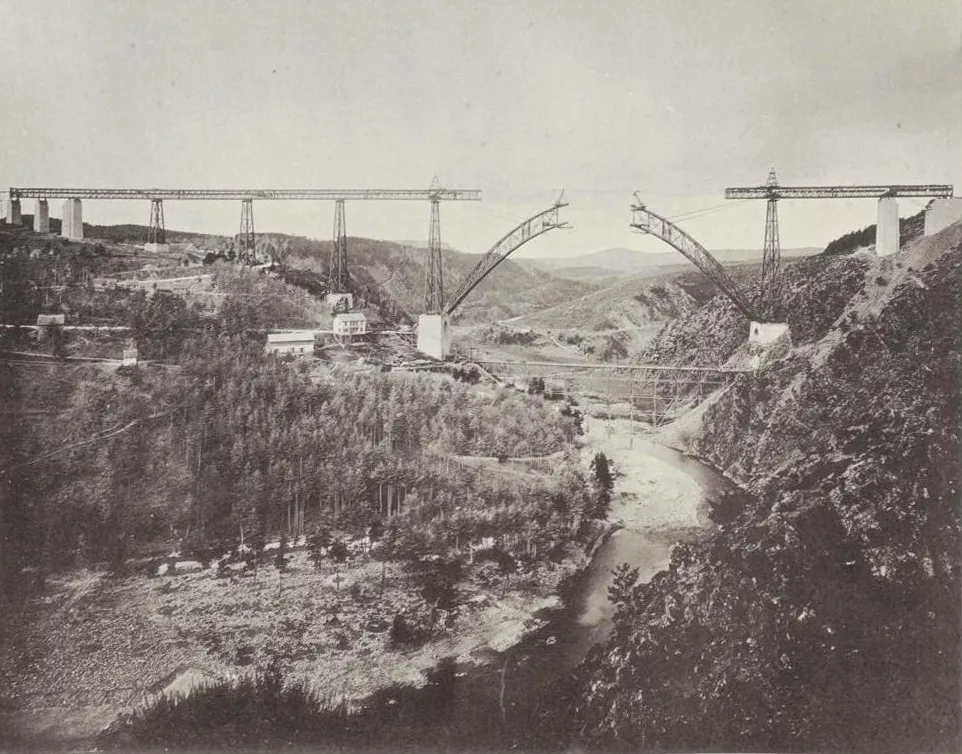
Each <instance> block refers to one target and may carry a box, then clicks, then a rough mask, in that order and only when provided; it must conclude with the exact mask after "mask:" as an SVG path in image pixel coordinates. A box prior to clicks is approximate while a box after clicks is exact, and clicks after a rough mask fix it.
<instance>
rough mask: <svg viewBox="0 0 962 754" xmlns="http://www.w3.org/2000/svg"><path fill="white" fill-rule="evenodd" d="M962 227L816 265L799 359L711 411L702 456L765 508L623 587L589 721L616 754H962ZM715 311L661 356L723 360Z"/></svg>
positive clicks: (811, 263) (718, 309)
mask: <svg viewBox="0 0 962 754" xmlns="http://www.w3.org/2000/svg"><path fill="white" fill-rule="evenodd" d="M960 239H962V225H960V224H956V225H954V226H951V227H950V228H947V229H946V230H944V231H943V232H941V233H940V234H938V235H935V236H931V237H924V238H920V239H918V240H916V241H914V242H912V243H911V244H909V245H908V247H907V248H906V249H904V250H903V252H902V253H901V254H899V255H897V256H895V257H889V258H886V259H879V258H877V257H875V256H874V255H872V254H864V253H862V254H856V255H851V256H841V257H822V258H820V259H813V260H806V262H805V263H804V267H803V265H796V266H795V267H794V268H793V270H795V271H796V273H797V272H798V271H800V270H801V269H804V273H805V275H804V277H803V276H801V275H798V274H796V275H795V277H789V279H788V281H787V287H788V292H787V297H788V302H789V307H788V308H787V311H788V313H789V321H790V322H791V324H792V330H793V336H794V337H795V346H796V347H795V350H794V352H793V353H792V354H791V355H790V356H789V357H788V358H785V359H783V360H781V361H778V362H775V363H772V364H770V365H769V366H767V367H766V368H764V369H763V370H762V372H761V373H760V374H758V375H754V376H748V375H746V376H745V377H744V378H742V379H741V380H740V381H739V382H738V383H737V384H735V385H734V386H733V387H732V388H730V389H729V390H727V392H725V393H723V394H722V395H720V396H719V397H717V399H716V400H715V401H714V402H713V403H712V404H711V405H710V406H709V407H708V408H707V409H706V410H705V412H704V416H703V421H702V423H701V426H700V428H696V429H694V430H693V434H692V436H691V437H690V438H689V442H688V443H687V445H688V447H689V449H691V450H692V451H694V452H695V453H696V454H698V455H700V456H702V457H704V458H707V459H708V460H710V461H711V462H713V463H714V464H716V465H717V466H718V467H720V468H722V469H723V470H725V471H726V472H727V473H729V474H731V475H733V476H734V477H735V478H736V479H737V480H739V481H740V482H741V483H743V484H744V485H745V486H747V487H748V488H749V489H750V490H751V491H752V492H753V493H754V494H755V500H754V502H753V503H751V504H749V505H747V507H745V508H744V509H742V510H729V511H727V512H726V513H721V512H719V513H718V514H717V515H718V516H719V517H720V518H721V517H723V519H722V522H721V526H720V529H719V530H718V531H717V532H716V533H714V534H713V535H711V536H710V537H709V538H707V539H706V540H704V541H702V542H699V543H695V544H687V545H681V546H677V547H676V548H675V549H674V550H673V552H672V558H671V566H670V570H669V571H667V572H665V573H663V574H660V575H659V576H657V577H656V578H655V579H654V580H653V581H652V582H651V583H650V584H649V585H643V586H635V587H632V586H630V581H631V579H630V576H623V577H622V578H621V579H619V582H618V585H617V587H616V588H615V589H614V594H613V597H614V599H615V600H616V604H617V612H616V618H615V621H616V630H615V633H614V635H613V637H612V638H611V640H610V641H609V643H608V644H607V645H605V646H602V647H598V648H596V650H595V651H594V652H593V654H592V655H591V656H590V657H589V659H588V661H587V662H586V664H585V666H584V668H583V672H582V674H581V677H580V691H579V693H578V694H577V695H576V697H577V701H576V702H575V703H574V709H573V710H572V712H573V715H572V719H573V720H574V721H575V722H574V723H573V724H574V726H575V729H574V730H573V733H576V734H580V735H581V736H583V737H585V738H587V739H588V740H589V741H591V742H593V743H594V744H596V745H600V746H601V747H602V748H611V747H612V746H614V745H617V744H622V745H624V746H625V747H627V748H632V749H633V748H636V747H641V746H644V747H645V748H647V749H681V750H700V751H705V750H729V751H754V750H767V751H775V750H781V751H799V750H804V751H826V750H831V751H909V750H913V751H930V750H937V751H943V750H945V751H948V750H951V751H958V750H959V748H960V745H962V740H960V679H959V666H960V654H959V644H960V586H962V584H960V570H959V566H960V563H959V560H960V521H959V508H958V503H959V495H960V489H962V487H960V469H959V464H960V460H959V459H960V444H959V431H960V406H959V394H958V387H959V384H960V379H962V357H960V350H962V349H960V332H962V306H960V304H962V300H960V297H962V291H960V288H962V247H960ZM744 331H745V322H744V320H742V319H740V318H738V317H736V316H734V314H733V313H732V312H731V311H730V308H729V307H727V306H726V305H723V304H721V303H720V302H719V300H718V299H714V300H713V301H712V302H710V303H709V304H708V305H706V307H703V309H702V310H700V311H697V312H695V313H693V314H692V315H690V316H689V317H687V318H683V319H682V320H679V321H678V322H677V323H676V324H675V325H674V326H672V327H670V328H668V330H667V331H666V333H664V335H663V337H662V339H661V341H660V342H659V343H658V344H657V346H656V347H655V348H654V349H653V354H654V356H656V357H658V358H661V359H662V360H666V361H669V360H681V359H682V355H683V354H684V359H685V360H690V361H691V362H697V361H699V360H702V363H706V362H708V361H709V360H712V359H715V360H717V359H724V358H726V357H727V356H729V355H731V354H732V353H734V352H735V351H736V350H737V349H738V348H740V347H741V346H739V345H738V343H739V341H744Z"/></svg>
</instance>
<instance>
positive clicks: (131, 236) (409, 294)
mask: <svg viewBox="0 0 962 754" xmlns="http://www.w3.org/2000/svg"><path fill="white" fill-rule="evenodd" d="M30 226H32V218H31V217H30V216H28V215H25V216H24V227H25V228H26V227H30ZM58 230H59V221H56V222H55V221H54V220H53V219H51V232H53V233H56V232H57V231H58ZM84 234H85V236H86V238H87V239H89V240H104V241H107V242H110V243H117V244H133V245H143V244H144V243H145V242H146V240H147V227H146V226H143V225H110V226H101V225H84ZM167 240H168V242H170V243H172V244H193V245H194V246H196V247H197V248H199V249H206V250H211V251H217V252H226V251H227V250H228V249H230V248H231V246H232V241H233V239H232V238H230V237H228V236H217V235H208V234H203V233H192V232H189V231H176V230H168V231H167ZM331 245H332V244H331V242H330V241H318V240H316V239H310V238H305V237H303V236H291V235H287V234H284V233H258V234H257V248H258V251H259V252H260V255H261V256H262V257H263V258H265V259H266V258H273V259H275V260H276V261H277V262H278V263H280V264H281V265H282V266H283V267H286V268H287V270H286V271H285V272H284V273H283V274H284V278H285V280H286V281H287V282H289V283H291V284H293V285H297V286H298V287H300V288H303V289H304V290H307V291H308V292H309V293H312V294H313V295H323V294H324V293H326V291H327V283H326V281H327V275H328V267H329V264H330V256H331ZM442 253H443V261H444V290H445V291H446V293H447V294H449V295H450V294H451V293H453V292H454V291H455V289H456V288H457V287H458V285H459V283H460V282H461V280H462V279H463V278H464V277H465V276H466V275H467V274H468V273H469V272H470V271H471V270H472V269H474V267H475V265H476V264H477V263H478V261H479V260H480V255H476V254H464V253H462V252H458V251H454V250H452V249H450V248H444V249H443V251H442ZM426 261H427V250H426V249H425V248H423V247H419V246H410V245H405V244H400V243H395V242H391V241H379V240H374V239H369V238H350V240H349V256H348V270H349V273H350V276H351V280H352V285H353V291H354V293H355V294H356V295H358V296H359V297H360V298H361V300H362V302H363V303H364V304H365V305H367V306H370V307H373V308H374V309H377V310H379V311H380V313H381V314H382V315H383V316H384V318H385V319H386V320H387V321H389V322H391V321H393V322H397V323H400V322H413V321H414V320H415V319H416V318H417V315H418V314H420V313H421V312H423V310H424V277H425V268H426ZM595 288H596V286H594V285H592V284H590V283H583V282H578V281H573V280H569V279H566V278H564V277H560V276H557V275H553V274H551V273H546V272H543V271H540V270H531V269H529V268H527V267H524V266H522V265H520V264H517V263H516V262H515V261H513V260H511V259H508V260H505V261H504V262H502V263H501V265H499V266H498V268H497V269H496V270H495V271H494V272H492V273H491V274H490V275H489V276H488V277H487V278H485V280H484V281H483V282H482V283H481V284H480V285H479V286H478V287H477V288H476V289H475V290H474V291H473V292H472V294H471V295H470V296H469V297H468V298H467V299H466V300H465V302H464V303H463V304H462V305H461V307H460V308H459V309H458V311H457V312H455V320H456V321H457V320H460V321H463V322H467V323H478V322H490V321H495V320H499V319H506V318H509V317H516V316H518V315H522V314H528V313H530V312H534V311H537V310H539V309H544V308H546V307H550V306H554V305H555V304H558V303H560V302H562V301H566V300H569V299H572V298H577V297H579V296H583V295H585V294H586V293H589V292H591V291H593V290H595Z"/></svg>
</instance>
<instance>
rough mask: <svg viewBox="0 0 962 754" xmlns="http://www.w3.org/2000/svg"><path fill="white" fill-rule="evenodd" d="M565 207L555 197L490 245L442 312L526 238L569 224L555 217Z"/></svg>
mask: <svg viewBox="0 0 962 754" xmlns="http://www.w3.org/2000/svg"><path fill="white" fill-rule="evenodd" d="M567 206H568V204H567V203H566V202H563V201H562V200H561V198H560V197H559V198H558V201H556V202H555V203H554V204H553V205H552V206H551V207H549V208H548V209H546V210H543V211H542V212H539V213H538V214H536V215H532V216H531V217H529V218H528V219H527V220H525V221H524V222H522V223H520V224H519V225H517V226H515V227H514V228H513V229H512V230H511V231H510V232H509V233H507V234H506V235H504V236H503V237H502V238H501V239H500V240H499V241H498V242H497V243H496V244H495V245H494V246H492V247H491V248H490V249H488V251H487V252H486V253H485V255H484V256H483V257H482V258H481V261H480V262H478V264H477V265H476V266H475V267H474V269H473V270H471V272H469V273H468V274H467V275H466V276H465V278H464V280H462V281H461V285H459V286H458V289H457V291H455V293H454V295H453V296H452V297H451V298H450V300H449V301H448V302H447V304H445V306H444V313H445V314H451V313H452V312H453V311H454V310H455V309H457V308H458V306H459V305H460V304H461V302H462V301H464V299H465V298H466V297H467V295H468V294H469V293H471V291H473V290H474V289H475V287H477V285H478V283H480V282H481V281H482V280H484V278H485V277H487V275H488V273H490V272H491V271H492V270H493V269H494V268H495V267H497V266H498V265H499V264H501V262H503V261H504V260H505V259H507V258H508V257H509V256H510V255H511V254H512V253H513V252H514V251H516V250H517V249H519V248H521V247H522V246H524V244H526V243H528V241H530V240H532V239H533V238H537V237H538V236H540V235H541V234H543V233H547V232H548V231H549V230H554V229H556V228H568V227H571V226H570V225H568V223H566V222H562V221H561V220H559V219H558V210H560V209H561V208H562V207H567Z"/></svg>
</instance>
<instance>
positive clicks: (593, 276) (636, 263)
mask: <svg viewBox="0 0 962 754" xmlns="http://www.w3.org/2000/svg"><path fill="white" fill-rule="evenodd" d="M709 251H710V252H711V253H712V255H713V256H714V257H715V258H716V259H717V260H718V261H720V262H721V263H722V264H726V265H727V264H745V263H755V262H759V261H760V260H761V250H760V249H709ZM820 251H821V249H818V248H814V247H805V248H798V249H782V256H783V257H785V258H796V257H806V256H812V255H813V254H818V253H819V252H820ZM519 261H522V262H523V264H525V265H527V266H529V267H531V268H534V269H539V270H546V271H548V272H551V273H553V274H554V275H558V276H561V277H567V278H571V279H573V280H595V281H596V280H598V279H603V278H610V277H612V276H620V275H625V274H631V275H644V274H658V273H663V272H670V271H682V270H684V269H685V268H686V267H687V266H689V265H690V262H689V261H688V260H687V259H685V258H684V257H683V256H682V255H681V254H679V253H678V252H676V251H664V252H659V253H656V254H653V253H650V252H644V251H637V250H635V249H627V248H622V247H618V248H612V249H603V250H601V251H595V252H592V253H590V254H580V255H578V256H574V257H551V258H547V259H525V260H519Z"/></svg>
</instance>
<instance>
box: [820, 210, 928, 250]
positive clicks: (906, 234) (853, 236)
mask: <svg viewBox="0 0 962 754" xmlns="http://www.w3.org/2000/svg"><path fill="white" fill-rule="evenodd" d="M924 231H925V211H924V210H923V211H922V212H919V213H917V214H915V215H912V216H911V217H902V218H899V237H900V239H901V245H902V246H905V245H906V244H907V243H909V242H910V241H914V240H915V239H916V238H918V237H919V236H921V235H922V233H923V232H924ZM875 233H876V226H875V225H869V226H868V227H865V228H862V230H855V231H852V232H851V233H846V234H845V235H844V236H840V237H838V238H836V239H835V240H834V241H831V242H829V244H828V246H826V247H825V251H824V252H822V253H823V254H828V255H832V254H850V253H851V252H853V251H856V250H857V249H867V248H870V247H873V246H875Z"/></svg>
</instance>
